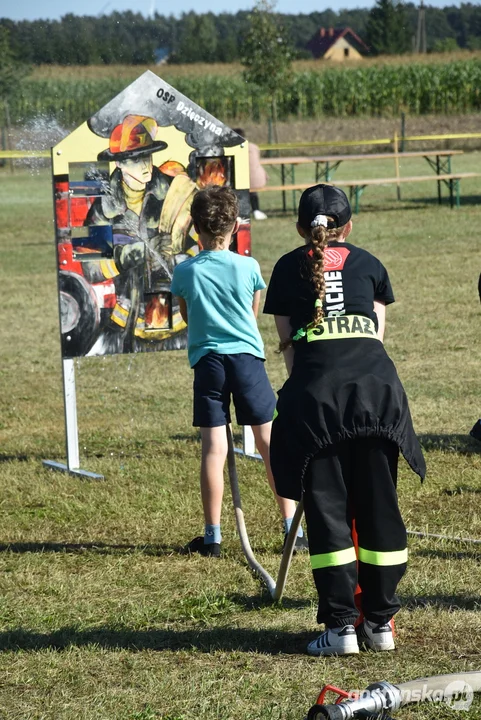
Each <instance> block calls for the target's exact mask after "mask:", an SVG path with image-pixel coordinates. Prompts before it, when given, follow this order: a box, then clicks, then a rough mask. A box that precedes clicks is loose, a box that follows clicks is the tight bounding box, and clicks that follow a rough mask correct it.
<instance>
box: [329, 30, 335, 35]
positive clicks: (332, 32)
mask: <svg viewBox="0 0 481 720" xmlns="http://www.w3.org/2000/svg"><path fill="white" fill-rule="evenodd" d="M329 37H334V28H329Z"/></svg>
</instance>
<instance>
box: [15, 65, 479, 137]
mask: <svg viewBox="0 0 481 720" xmlns="http://www.w3.org/2000/svg"><path fill="white" fill-rule="evenodd" d="M159 72H160V73H161V74H162V77H163V79H164V80H165V81H167V82H171V83H172V84H173V85H174V87H176V89H177V90H178V91H179V92H181V93H183V94H184V95H186V96H187V97H189V98H191V99H192V100H194V101H195V102H197V103H198V104H199V105H200V106H201V107H204V108H205V109H206V110H208V111H209V112H210V113H212V114H213V115H214V116H216V117H218V118H219V119H221V120H223V121H225V122H230V123H232V121H242V120H244V119H250V120H253V121H259V120H263V119H265V118H266V117H268V115H269V112H270V107H271V103H270V98H269V97H268V96H267V95H266V94H265V93H263V92H262V91H260V90H259V89H257V88H254V87H252V86H249V85H248V84H247V83H245V82H244V80H243V79H242V75H241V74H238V75H235V76H232V77H228V76H225V75H224V76H222V75H213V74H210V75H209V74H206V75H203V76H195V75H194V74H193V75H192V76H184V77H169V67H168V66H166V67H163V68H162V69H161V70H159ZM128 84H129V80H126V79H125V77H119V76H117V77H115V78H109V77H105V75H102V76H101V77H99V78H98V79H95V78H92V77H90V78H89V79H82V78H79V79H77V80H76V81H75V80H73V79H67V80H66V79H55V78H49V79H32V78H29V79H26V80H25V81H24V83H23V84H22V85H21V87H20V89H19V92H18V94H17V96H16V97H15V98H14V99H13V100H12V102H11V104H10V115H11V119H12V122H15V123H20V122H25V121H28V120H31V119H33V118H35V117H38V116H44V117H52V118H55V119H56V120H57V121H58V122H59V123H61V124H62V125H63V126H65V127H73V126H75V125H77V124H79V123H80V122H82V121H84V120H85V119H87V118H88V117H89V116H90V115H92V114H93V113H94V112H95V111H96V110H98V109H99V108H100V107H102V106H103V105H105V104H106V103H107V102H108V101H109V100H110V99H111V98H113V97H114V96H115V95H117V94H118V93H119V92H121V91H122V90H123V89H124V88H125V87H126V86H127V85H128ZM480 108H481V60H480V59H473V60H467V61H452V62H447V63H445V64H442V63H439V62H438V63H433V64H425V63H418V64H415V63H412V64H409V65H407V64H399V65H366V66H364V67H363V66H356V67H336V68H333V67H329V68H322V70H318V71H316V70H307V71H302V72H295V73H293V74H292V76H291V79H290V81H289V82H287V83H286V84H285V85H284V86H282V87H281V88H279V93H278V96H277V112H278V117H279V119H281V120H282V119H283V120H287V119H289V118H298V119H308V118H320V117H323V116H329V117H345V116H379V117H390V116H396V115H399V113H400V112H402V111H404V112H406V113H409V114H411V115H421V114H444V115H448V114H450V113H458V114H459V113H468V112H474V111H477V110H479V109H480Z"/></svg>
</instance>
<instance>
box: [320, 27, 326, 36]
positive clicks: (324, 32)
mask: <svg viewBox="0 0 481 720" xmlns="http://www.w3.org/2000/svg"><path fill="white" fill-rule="evenodd" d="M325 34H326V28H323V27H322V28H321V29H320V30H319V35H320V36H321V37H324V36H325Z"/></svg>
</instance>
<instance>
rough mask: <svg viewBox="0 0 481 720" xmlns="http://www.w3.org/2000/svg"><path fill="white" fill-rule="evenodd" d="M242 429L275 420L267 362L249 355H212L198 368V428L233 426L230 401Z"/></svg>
mask: <svg viewBox="0 0 481 720" xmlns="http://www.w3.org/2000/svg"><path fill="white" fill-rule="evenodd" d="M231 396H232V399H233V401H234V407H235V414H236V418H237V423H238V424H239V425H263V424H264V423H266V422H270V421H271V420H272V416H273V414H274V408H275V406H276V398H275V395H274V391H273V390H272V387H271V384H270V382H269V379H268V377H267V373H266V370H265V367H264V361H263V360H261V359H260V358H258V357H255V356H254V355H250V354H249V353H238V354H235V355H219V354H217V353H213V352H211V353H208V355H204V356H203V357H202V358H201V359H200V360H199V362H198V363H196V365H194V421H193V423H192V424H193V425H194V426H195V427H219V426H220V425H227V424H228V423H230V421H231V418H230V400H231Z"/></svg>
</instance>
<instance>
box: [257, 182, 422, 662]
mask: <svg viewBox="0 0 481 720" xmlns="http://www.w3.org/2000/svg"><path fill="white" fill-rule="evenodd" d="M297 229H298V232H299V234H300V235H301V236H302V237H303V238H304V240H305V243H306V244H305V245H304V246H302V247H299V248H297V249H296V250H294V251H292V252H290V253H288V254H287V255H284V256H283V257H282V258H281V259H280V260H279V261H278V263H277V264H276V266H275V268H274V271H273V274H272V278H271V281H270V284H269V288H268V291H267V297H266V303H265V307H264V312H265V313H268V314H271V315H274V316H275V321H276V326H277V330H278V333H279V337H280V341H281V343H280V348H281V350H282V351H283V352H284V358H285V361H286V366H287V369H288V372H289V378H288V380H287V381H286V383H285V385H284V387H283V388H282V390H281V391H280V393H279V400H278V403H277V417H276V418H275V420H274V423H273V426H272V439H271V463H272V470H273V474H274V478H275V482H276V488H277V492H278V493H279V495H281V496H282V497H287V498H292V499H294V500H300V499H301V497H303V499H304V508H305V516H306V524H307V533H308V539H309V553H310V558H311V566H312V570H313V575H314V581H315V584H316V588H317V592H318V595H319V606H318V613H317V621H318V622H319V623H324V624H325V627H326V629H325V632H323V633H322V634H321V635H320V636H319V637H318V638H316V639H315V640H314V641H312V642H311V643H309V645H308V648H307V652H308V653H309V654H311V655H345V654H352V653H357V652H359V644H363V645H364V646H367V647H369V648H371V649H373V650H392V649H394V641H393V634H392V629H391V625H390V624H389V621H390V620H391V618H392V617H393V615H394V614H395V613H396V612H397V611H398V610H399V607H400V606H399V602H398V599H397V597H396V588H397V585H398V583H399V581H400V579H401V578H402V576H403V574H404V572H405V570H406V562H407V547H406V530H405V527H404V523H403V521H402V518H401V515H400V512H399V508H398V502H397V494H396V481H397V467H398V456H399V450H400V451H401V452H402V454H403V455H404V457H405V458H406V460H407V462H408V463H409V465H410V466H411V468H412V469H413V470H414V472H416V473H417V474H418V475H419V476H420V477H421V478H424V475H425V463H424V458H423V455H422V452H421V448H420V446H419V443H418V440H417V438H416V435H415V433H414V429H413V425H412V420H411V415H410V412H409V407H408V402H407V398H406V395H405V393H404V390H403V387H402V385H401V382H400V380H399V378H398V375H397V372H396V369H395V367H394V365H393V363H392V361H391V359H390V358H389V356H388V355H387V353H386V351H385V349H384V346H383V343H382V338H383V332H384V317H385V306H386V305H388V304H390V303H392V302H394V297H393V294H392V290H391V285H390V282H389V277H388V274H387V272H386V270H385V268H384V267H383V265H382V264H381V263H380V262H379V260H377V258H375V257H374V256H373V255H371V254H370V253H368V252H367V251H365V250H362V249H361V248H358V247H355V246H354V245H352V244H350V243H348V242H346V239H347V237H348V235H349V234H350V232H351V229H352V222H351V208H350V206H349V201H348V199H347V197H346V195H345V193H344V192H343V191H342V190H340V189H339V188H336V187H333V186H329V185H316V186H315V187H311V188H309V189H308V190H306V191H305V192H304V193H303V194H302V196H301V199H300V203H299V217H298V223H297ZM353 521H355V526H356V530H357V533H358V543H359V545H358V554H357V556H356V550H355V547H354V543H353V539H352V527H353ZM358 582H359V585H360V587H361V590H362V596H361V597H362V611H363V614H364V620H363V622H362V623H361V624H360V625H359V627H358V628H357V631H356V629H355V627H354V625H355V623H356V620H357V619H358V616H359V610H358V609H357V607H356V604H355V602H354V593H355V589H356V585H357V583H358Z"/></svg>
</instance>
